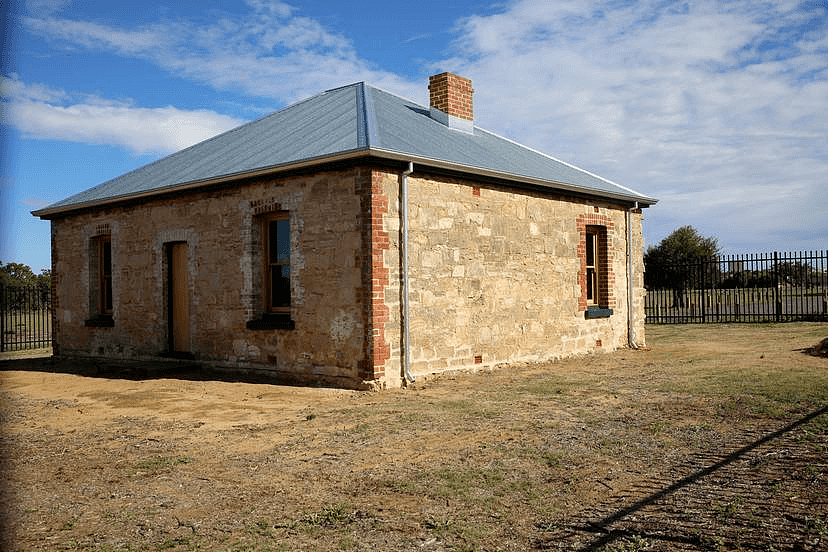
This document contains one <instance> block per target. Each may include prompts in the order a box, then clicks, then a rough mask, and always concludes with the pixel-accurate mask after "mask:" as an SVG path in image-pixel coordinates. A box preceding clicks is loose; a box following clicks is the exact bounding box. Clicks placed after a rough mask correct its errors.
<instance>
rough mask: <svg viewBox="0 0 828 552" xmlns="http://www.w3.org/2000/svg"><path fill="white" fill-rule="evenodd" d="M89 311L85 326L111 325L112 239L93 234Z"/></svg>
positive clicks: (90, 259)
mask: <svg viewBox="0 0 828 552" xmlns="http://www.w3.org/2000/svg"><path fill="white" fill-rule="evenodd" d="M89 313H90V318H89V320H87V321H86V325H87V326H112V325H113V323H112V239H111V237H110V236H109V234H106V235H101V236H95V237H94V238H92V239H91V240H90V243H89Z"/></svg>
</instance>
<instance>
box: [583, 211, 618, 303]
mask: <svg viewBox="0 0 828 552" xmlns="http://www.w3.org/2000/svg"><path fill="white" fill-rule="evenodd" d="M596 211H597V209H596ZM577 224H578V233H579V234H580V241H579V242H578V257H579V258H580V259H581V270H580V272H579V273H578V283H579V284H580V286H581V297H580V299H579V300H578V310H580V311H585V310H586V309H587V284H586V231H587V226H597V227H599V228H603V230H604V231H603V232H600V233H599V236H598V252H599V255H598V266H599V267H598V281H599V282H600V283H599V286H600V287H599V289H598V290H597V291H598V299H599V301H598V302H599V303H601V304H600V306H601V307H607V308H614V307H615V273H614V272H613V271H612V237H611V236H612V234H613V231H614V230H615V224H614V223H613V222H612V219H610V218H609V217H608V216H606V215H601V214H596V213H589V214H586V215H579V216H578V219H577Z"/></svg>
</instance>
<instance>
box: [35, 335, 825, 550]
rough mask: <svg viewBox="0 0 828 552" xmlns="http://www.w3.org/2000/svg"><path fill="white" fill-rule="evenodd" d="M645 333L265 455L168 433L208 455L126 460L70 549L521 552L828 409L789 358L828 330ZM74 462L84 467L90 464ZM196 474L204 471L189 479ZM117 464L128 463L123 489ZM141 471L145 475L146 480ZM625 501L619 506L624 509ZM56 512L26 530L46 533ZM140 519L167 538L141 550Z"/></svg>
mask: <svg viewBox="0 0 828 552" xmlns="http://www.w3.org/2000/svg"><path fill="white" fill-rule="evenodd" d="M647 330H648V336H647V337H648V344H649V345H650V346H651V347H652V350H650V351H618V352H616V353H614V354H611V355H604V354H595V355H588V356H585V357H582V358H578V359H571V360H567V361H561V362H559V363H552V364H548V365H538V366H522V367H515V368H510V367H506V368H503V369H501V370H499V371H492V372H486V373H482V372H481V373H475V374H462V375H460V376H458V377H452V378H450V379H449V378H446V379H444V380H441V378H440V377H434V378H432V379H429V378H423V380H424V381H418V384H417V385H415V386H414V387H413V388H412V389H407V390H389V391H383V392H380V393H365V394H348V395H347V397H348V399H347V400H341V401H339V402H333V401H330V402H323V401H320V402H318V403H316V402H314V403H310V402H309V403H307V404H300V405H297V406H295V408H296V410H295V413H293V414H290V413H288V414H286V415H285V419H288V418H289V419H291V420H292V421H285V422H280V423H276V422H274V423H273V424H272V427H271V426H267V427H265V426H262V427H263V429H262V431H261V432H258V433H256V435H255V437H256V439H260V441H257V442H260V443H261V447H258V446H254V445H251V446H250V447H249V448H247V447H245V446H242V447H239V448H238V449H235V450H233V445H231V444H229V443H231V442H232V441H233V439H235V438H237V437H238V435H237V433H233V432H226V433H221V434H218V433H210V430H209V428H204V429H201V430H199V432H198V433H197V434H196V435H194V434H193V433H192V432H180V434H176V430H174V429H170V430H169V433H165V434H164V435H165V440H166V441H168V442H169V443H170V447H171V448H170V449H167V450H173V451H190V450H193V448H187V447H188V446H189V447H192V446H193V444H192V443H193V442H194V440H199V441H200V440H201V439H203V450H204V456H202V455H201V452H199V453H197V455H196V453H191V454H192V455H193V456H184V455H158V456H152V457H149V458H145V457H141V456H140V455H143V454H147V451H146V450H142V451H140V452H135V451H131V452H129V453H128V454H131V456H130V457H129V459H128V460H125V461H124V463H123V464H118V466H119V467H118V468H117V470H120V471H119V473H117V474H114V475H113V474H112V473H111V472H110V473H109V474H108V476H107V477H109V478H111V479H112V481H115V482H116V483H117V484H118V485H123V486H125V487H129V489H130V490H131V492H132V493H133V494H132V495H130V498H129V501H130V505H129V509H128V510H126V509H125V510H117V509H116V508H118V506H117V505H116V504H117V502H114V501H113V502H109V503H107V504H106V505H105V508H106V510H101V511H99V512H98V513H97V515H95V514H93V513H90V512H88V511H87V510H83V509H82V507H81V506H76V507H74V508H75V509H74V510H72V509H67V510H65V511H61V517H59V518H58V519H60V520H61V522H63V521H65V520H66V519H69V521H68V522H67V526H66V527H65V528H64V529H63V531H64V532H63V533H61V536H62V537H63V540H64V541H65V542H66V543H67V546H68V547H69V549H87V550H105V549H106V548H104V546H105V545H104V544H100V543H97V542H95V540H94V539H89V538H85V537H82V536H81V535H82V534H83V535H86V534H87V533H82V532H83V531H86V530H87V527H86V525H87V524H89V523H91V522H93V521H94V522H97V523H99V524H100V526H105V527H106V528H107V529H106V530H107V531H120V532H121V534H122V535H127V536H126V537H123V538H122V540H121V542H123V541H124V540H126V541H129V543H130V544H128V545H118V546H120V548H117V549H118V550H121V549H124V547H125V546H129V547H130V548H129V549H134V550H199V549H204V550H239V551H241V550H294V549H302V550H368V549H376V550H388V549H412V550H413V549H420V548H422V549H443V550H453V551H458V550H495V549H498V547H501V548H502V549H521V546H523V547H525V546H527V543H529V542H532V541H533V539H538V540H540V541H543V540H544V539H547V538H549V539H552V538H554V535H555V534H556V533H559V532H562V531H564V529H565V528H566V527H571V525H572V522H573V521H572V520H573V519H574V518H573V517H572V516H574V515H577V514H578V513H579V512H583V511H587V510H589V509H590V508H594V509H596V511H597V509H600V508H601V507H602V506H606V505H607V504H609V502H610V499H612V500H615V499H616V498H617V496H618V495H619V493H623V492H626V490H628V489H631V488H637V487H636V485H637V484H639V483H640V482H641V481H642V480H643V481H647V480H648V477H650V476H651V475H652V476H653V477H657V476H659V475H661V476H663V477H664V478H665V479H664V482H663V483H664V485H668V484H669V483H671V482H673V481H675V480H676V478H679V477H680V476H682V475H684V474H686V469H685V468H686V466H685V467H683V468H682V469H681V470H679V471H678V472H672V471H671V468H673V467H675V466H679V467H681V466H680V465H679V464H669V463H670V462H676V461H677V460H676V458H679V459H682V458H690V457H694V456H693V455H695V454H698V453H706V454H707V455H708V456H705V458H709V460H705V462H713V461H714V459H715V457H717V455H719V454H721V453H723V449H720V448H717V447H719V445H722V444H726V445H727V446H730V447H731V448H732V447H733V446H737V445H734V443H737V444H738V443H741V442H742V441H740V440H739V433H740V432H742V431H745V430H761V431H762V432H764V431H765V430H764V427H771V428H773V427H781V426H782V425H784V424H785V423H787V422H779V421H777V420H773V419H772V418H779V419H787V420H793V419H796V418H797V417H801V415H802V413H807V412H813V411H814V410H815V409H817V408H821V407H822V406H824V405H825V404H828V360H825V359H818V358H815V357H809V356H806V355H801V353H798V352H796V351H795V349H798V348H801V347H805V346H810V345H812V344H814V343H816V342H818V341H819V339H821V338H823V337H825V335H828V325H825V324H810V325H809V324H795V325H784V324H780V325H762V326H750V327H748V326H742V325H740V326H726V325H722V326H699V327H694V326H685V327H676V326H659V327H648V328H647ZM95 384H96V385H98V384H100V385H105V382H98V381H95ZM142 385H143V386H145V387H150V386H151V385H153V382H151V381H146V382H143V383H142ZM165 385H169V384H165ZM177 385H178V386H180V387H182V388H184V387H186V386H187V385H188V384H187V382H178V383H177ZM198 385H199V387H198V388H197V393H198V395H196V394H193V396H194V397H196V396H197V397H201V396H202V394H203V393H204V390H203V387H206V386H207V385H208V384H205V383H203V382H199V384H198ZM194 389H195V387H194ZM278 392H279V390H277V389H274V390H273V395H274V396H277V395H278ZM320 396H321V395H320ZM343 396H346V395H343ZM182 404H186V401H182ZM206 406H209V405H208V404H206V403H202V404H200V408H204V407H206ZM193 412H195V413H193ZM193 412H188V411H185V410H183V408H182V411H181V412H180V413H178V412H177V414H176V415H177V416H178V415H180V416H182V417H184V416H194V418H193V419H200V418H199V417H200V416H203V415H204V411H203V410H201V411H193ZM262 412H263V413H264V412H266V411H265V410H262ZM254 414H256V415H258V413H254ZM131 419H135V420H138V419H141V418H140V417H138V416H135V417H134V418H130V419H127V418H124V422H123V424H122V425H121V426H119V427H122V428H123V430H124V431H127V429H128V430H129V433H130V435H135V436H136V438H137V437H138V436H139V434H140V433H141V432H142V431H146V430H147V427H146V426H143V425H140V424H138V423H137V422H136V423H132V422H131V421H130V420H131ZM142 423H143V422H142ZM251 423H252V422H251ZM98 427H99V426H96V430H97V429H98ZM159 427H160V426H159ZM165 431H166V429H165ZM80 434H81V431H80V430H79V431H78V432H75V433H73V434H72V439H78V438H79V436H80ZM216 435H220V437H221V438H216ZM826 435H828V415H825V416H820V417H818V418H815V419H814V420H812V421H811V422H809V423H808V424H804V425H802V426H801V427H799V428H798V429H797V431H796V434H795V435H793V436H792V438H796V439H798V440H799V442H801V443H803V444H805V445H806V446H807V447H809V448H808V450H813V451H817V452H819V451H822V454H824V453H825V452H828V445H826V443H828V441H826ZM734 436H735V437H734ZM101 438H102V436H100V435H96V436H95V437H94V439H96V440H94V441H89V442H90V443H98V442H99V441H100V440H101ZM60 439H61V437H60V436H56V437H54V440H55V442H56V444H55V446H58V445H60V447H61V448H58V449H56V450H58V451H62V450H64V448H70V447H71V446H73V445H74V446H77V443H78V441H74V440H73V441H67V440H66V439H65V438H64V439H63V440H62V441H61V440H60ZM728 439H730V440H729V441H728ZM733 439H736V440H735V441H734V440H733ZM49 442H51V441H49ZM237 442H239V443H244V444H247V443H245V442H244V441H237ZM40 446H41V447H46V446H48V445H46V444H42V445H40ZM92 446H96V445H94V444H93V445H92ZM199 446H200V447H201V446H202V443H201V442H199ZM172 447H175V448H172ZM200 450H201V449H200ZM728 450H730V449H728ZM654 451H656V452H655V453H654ZM776 451H777V449H775V448H770V449H761V450H759V449H757V450H756V451H755V453H754V455H753V456H750V457H749V458H748V457H746V459H749V460H750V461H751V464H750V467H751V468H752V469H751V470H750V471H751V473H760V472H763V470H765V469H766V468H770V467H773V465H775V464H778V463H780V462H782V461H784V462H788V461H789V460H790V459H789V458H788V457H787V456H785V457H782V456H779V455H774V454H773V453H775V452H776ZM66 454H67V456H71V455H72V451H71V450H69V452H67V453H66ZM75 458H77V459H78V461H79V462H82V461H83V454H82V452H78V454H77V455H76V456H75ZM184 464H191V465H190V466H188V467H187V468H186V469H179V468H180V467H181V466H183V465H184ZM693 465H694V467H693V469H696V468H698V467H701V466H696V465H695V464H693ZM705 465H707V464H705ZM121 466H130V468H129V470H128V474H129V475H130V477H129V478H126V477H124V472H123V468H122V467H121ZM254 466H255V469H253V467H254ZM100 469H101V470H106V469H108V467H106V466H104V467H101V468H100ZM210 470H214V471H212V472H211V471H210ZM139 472H141V475H142V476H143V478H140V477H139V478H133V477H132V476H134V475H136V474H138V473H139ZM78 473H81V472H80V470H79V471H78ZM84 473H88V470H87V472H84ZM151 476H158V477H151ZM786 476H788V477H786V479H784V480H777V476H773V477H771V476H769V475H767V476H763V477H764V479H762V480H761V481H759V482H758V483H756V484H755V485H753V487H747V486H746V487H745V488H746V489H749V488H751V489H753V491H750V492H756V493H759V494H760V495H761V498H763V499H767V500H768V501H769V502H773V501H786V500H788V498H789V497H791V496H802V492H803V489H804V490H805V491H806V492H807V491H808V489H817V490H819V489H820V488H822V489H824V482H825V480H826V477H828V475H826V469H825V467H824V466H823V465H821V464H818V463H817V462H816V461H810V463H806V464H802V465H800V466H799V467H797V468H796V470H791V471H790V473H787V474H786ZM78 477H85V476H78ZM102 480H104V481H106V480H107V479H105V478H104V479H102ZM203 481H210V483H203ZM309 482H312V484H310V483H309ZM116 483H113V485H115V484H116ZM179 483H183V487H178V484H179ZM59 485H62V484H59ZM101 485H103V484H101ZM820 485H822V487H820ZM65 486H66V488H67V489H70V487H71V485H70V484H69V483H67V484H66V485H65ZM159 486H160V487H159ZM77 488H79V487H78V486H77V485H76V486H75V487H74V489H77ZM159 488H161V489H166V488H169V489H177V488H182V489H187V491H186V492H188V493H190V492H200V493H201V494H200V495H194V496H197V498H193V499H192V500H194V501H195V500H197V501H198V505H199V511H200V512H206V513H199V514H194V515H200V516H203V517H202V518H190V517H186V519H185V516H182V515H181V513H180V512H177V508H179V507H181V504H183V502H184V499H183V498H181V499H180V503H178V502H177V501H176V500H175V499H173V500H171V501H170V502H171V503H173V506H170V507H169V508H168V507H166V506H163V507H159V500H160V499H159V498H158V496H156V495H158V494H165V495H167V494H171V493H172V492H173V491H169V490H163V492H159V491H158V490H157V489H159ZM198 489H201V491H198ZM653 490H658V489H653ZM54 492H55V493H57V492H58V491H54ZM67 492H70V491H69V490H67ZM182 492H183V491H182ZM820 492H824V491H820ZM114 500H117V499H114ZM164 500H166V498H164ZM188 500H190V499H189V498H188ZM629 500H632V499H629ZM629 500H628V501H627V502H623V501H620V500H619V502H618V507H620V506H622V505H623V504H627V503H629ZM753 503H754V502H752V501H751V500H744V501H743V500H742V499H741V498H739V497H733V498H731V497H728V496H724V497H721V496H720V497H719V498H716V497H712V498H710V499H709V503H708V504H706V505H705V509H704V511H703V512H702V515H703V516H705V517H706V518H708V519H709V520H711V523H712V527H713V528H714V530H711V531H709V532H707V533H703V532H702V533H700V535H699V536H698V537H697V541H696V542H697V544H698V548H700V549H704V550H720V549H725V548H727V546H732V545H733V543H734V542H738V540H734V537H733V534H732V531H731V532H727V531H728V529H729V528H732V527H739V526H740V527H742V528H744V527H747V528H748V529H750V530H753V529H754V528H755V529H756V531H764V530H766V529H767V528H768V527H767V525H766V519H767V516H764V517H763V516H760V515H757V514H755V513H754V512H752V511H751V510H750V505H751V504H753ZM786 504H787V502H786ZM45 508H46V506H41V510H34V511H32V513H31V514H26V515H27V517H30V518H35V517H37V516H36V515H33V514H37V513H38V512H40V511H45V510H44V509H45ZM231 508H234V509H233V510H231ZM127 512H128V513H127ZM173 513H176V515H178V516H179V517H180V519H181V520H183V521H186V522H188V523H193V525H192V526H190V528H191V529H192V534H190V533H191V532H190V530H189V529H187V527H186V526H184V525H183V524H182V522H181V521H179V522H178V525H176V524H175V520H173V521H172V522H171V521H170V518H171V516H172V515H173ZM227 514H230V515H227ZM688 515H691V514H688ZM692 515H696V516H698V515H699V513H698V512H695V513H693V514H692ZM70 516H71V517H70ZM187 516H189V514H187ZM210 516H213V517H210ZM78 519H81V520H82V522H81V523H78ZM819 519H820V518H818V517H816V516H815V517H814V518H813V519H812V520H811V521H809V522H808V523H807V524H806V525H803V527H805V529H803V531H805V530H807V531H811V532H812V533H813V534H822V533H824V532H825V531H826V528H825V524H824V523H822V522H818V521H815V520H819ZM90 520H91V521H90ZM143 520H149V522H148V526H151V527H153V528H159V527H167V528H169V527H172V528H173V530H172V531H171V532H167V533H165V534H159V533H158V532H156V533H155V536H153V537H145V536H136V532H135V527H136V525H137V524H139V523H141V522H142V521H143ZM668 521H669V520H668ZM165 523H166V525H165ZM762 524H765V525H762ZM756 525H761V527H754V526H756ZM58 527H60V525H59V524H58V525H56V526H55V531H57V528H58ZM196 528H197V530H196ZM185 529H186V530H185ZM719 529H721V531H719ZM642 535H644V533H642ZM72 537H75V539H76V540H74V541H70V540H69V539H71V538H72ZM584 538H587V537H584ZM152 539H154V540H152ZM109 542H118V541H117V540H114V539H113V540H111V541H109ZM428 543H431V544H428ZM540 544H543V543H542V542H541V543H540ZM658 544H659V543H656V542H653V541H651V540H649V539H648V538H645V536H636V535H635V534H634V533H628V534H625V535H624V536H622V537H619V538H618V539H617V540H615V541H613V542H612V543H611V544H609V545H607V546H606V547H605V548H603V549H602V550H605V551H607V552H610V551H618V552H621V551H635V550H649V549H658V548H657V546H658ZM106 546H110V547H112V546H114V545H106ZM110 549H111V550H115V548H110Z"/></svg>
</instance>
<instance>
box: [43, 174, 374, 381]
mask: <svg viewBox="0 0 828 552" xmlns="http://www.w3.org/2000/svg"><path fill="white" fill-rule="evenodd" d="M370 186H371V172H370V171H369V170H367V169H360V168H352V169H344V170H340V171H333V172H322V173H319V174H314V175H306V176H294V177H289V178H281V179H273V178H271V179H258V180H255V181H248V182H245V183H242V184H239V185H236V186H228V187H226V188H222V189H216V190H212V191H204V192H198V193H191V194H188V195H186V196H185V195H182V196H180V197H166V198H163V199H156V200H152V201H148V202H145V203H140V204H133V205H129V206H125V207H115V208H108V209H104V210H98V211H94V212H92V211H88V212H84V213H82V214H77V215H72V216H68V217H65V218H57V219H55V220H53V221H52V236H53V238H52V241H53V274H54V275H55V306H56V310H55V322H56V323H55V338H56V340H55V344H56V350H57V352H58V354H64V355H93V356H105V357H118V358H155V357H158V356H159V355H162V354H164V353H165V352H167V351H168V348H169V347H168V343H169V342H168V335H169V328H168V317H167V309H168V305H167V285H168V282H167V267H166V256H165V253H164V251H165V247H166V246H168V244H169V243H171V242H184V243H186V244H187V272H188V294H189V297H188V301H189V314H190V316H189V322H188V324H189V328H188V329H189V332H188V333H189V336H190V337H189V339H190V343H189V346H188V347H187V350H188V352H189V353H191V354H192V356H193V357H194V358H195V359H198V360H202V361H206V362H214V363H215V364H217V365H222V366H230V367H236V368H239V367H241V368H249V369H251V370H269V371H273V372H276V373H278V374H279V375H281V376H284V377H292V378H295V379H298V380H303V381H306V380H327V381H333V382H339V383H340V384H342V385H354V384H358V383H359V382H361V381H363V380H371V379H374V372H373V366H372V364H371V361H370V355H371V348H370V345H371V343H370V341H369V339H368V335H369V333H370V319H369V316H370V310H371V309H370V304H369V303H370V297H371V293H370V285H371V269H370V249H369V248H367V247H366V243H365V241H366V240H370V238H371V234H370V223H369V222H367V221H366V218H367V217H368V213H370V209H369V208H368V207H369V204H370ZM273 210H287V211H289V212H290V229H291V243H290V251H291V260H290V268H291V273H292V274H291V296H292V306H291V316H292V318H293V321H294V323H295V326H294V328H292V329H272V328H268V329H249V328H248V326H247V324H248V322H249V321H251V320H255V319H257V318H260V317H261V315H262V312H263V308H264V305H263V272H262V270H263V268H262V266H261V265H262V255H263V252H262V236H261V231H260V226H259V223H258V221H257V217H259V216H262V215H265V214H267V213H268V212H272V211H273ZM102 228H105V229H107V231H108V232H109V233H110V235H111V248H112V287H113V293H112V295H113V309H112V311H113V312H112V323H113V325H112V326H111V327H96V326H89V325H87V323H86V321H87V320H88V319H89V318H90V316H91V315H92V314H93V313H91V312H90V299H89V297H90V286H91V285H94V278H95V276H94V274H90V253H89V246H88V244H89V241H90V239H92V238H93V237H94V236H95V235H96V233H97V232H100V231H101V229H102ZM366 263H367V265H368V266H367V267H366ZM90 282H92V283H90Z"/></svg>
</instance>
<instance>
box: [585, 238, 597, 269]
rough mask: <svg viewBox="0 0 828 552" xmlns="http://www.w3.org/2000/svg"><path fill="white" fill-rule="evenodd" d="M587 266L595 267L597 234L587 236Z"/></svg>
mask: <svg viewBox="0 0 828 552" xmlns="http://www.w3.org/2000/svg"><path fill="white" fill-rule="evenodd" d="M586 264H587V266H595V234H587V235H586Z"/></svg>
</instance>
